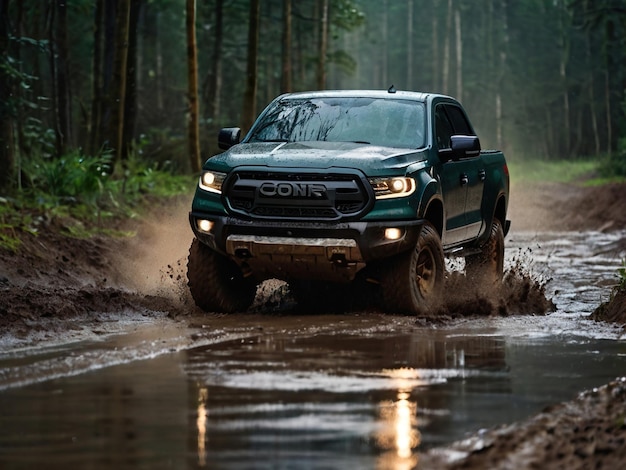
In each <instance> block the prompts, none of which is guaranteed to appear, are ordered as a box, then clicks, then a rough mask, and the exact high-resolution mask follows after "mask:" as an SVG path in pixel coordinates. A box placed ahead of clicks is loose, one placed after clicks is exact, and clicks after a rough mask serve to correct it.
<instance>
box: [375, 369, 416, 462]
mask: <svg viewBox="0 0 626 470" xmlns="http://www.w3.org/2000/svg"><path fill="white" fill-rule="evenodd" d="M400 372H402V371H400ZM410 398H411V394H410V393H409V392H408V391H402V390H399V391H398V395H397V399H396V400H395V401H384V402H381V403H380V404H379V408H380V412H379V419H380V421H381V424H382V426H381V431H379V432H378V434H377V436H376V443H377V445H378V447H379V448H380V449H381V450H382V451H383V453H382V455H381V456H380V458H379V459H378V467H379V468H386V469H393V470H405V469H407V470H408V469H411V468H415V466H416V465H417V455H415V454H414V451H415V450H416V448H417V447H418V446H419V444H420V441H421V435H420V432H419V431H418V430H417V402H416V401H411V400H410Z"/></svg>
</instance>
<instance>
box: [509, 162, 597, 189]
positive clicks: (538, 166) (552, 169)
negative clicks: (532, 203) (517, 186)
mask: <svg viewBox="0 0 626 470" xmlns="http://www.w3.org/2000/svg"><path fill="white" fill-rule="evenodd" d="M507 164H508V167H509V174H510V175H511V181H513V183H540V182H546V183H574V182H580V183H583V182H584V184H587V181H589V180H590V178H594V177H595V176H594V175H596V174H597V171H598V165H599V162H598V160H597V159H581V160H540V159H529V160H513V161H507Z"/></svg>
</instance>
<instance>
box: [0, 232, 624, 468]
mask: <svg viewBox="0 0 626 470" xmlns="http://www.w3.org/2000/svg"><path fill="white" fill-rule="evenodd" d="M622 238H623V234H600V233H595V232H592V233H580V234H576V233H567V234H558V233H556V234H538V235H535V234H519V233H515V234H513V235H512V236H511V238H510V239H509V240H508V245H507V252H508V262H509V263H513V262H514V258H515V257H516V256H525V257H527V258H528V260H529V261H528V262H529V263H530V264H531V266H530V269H531V271H533V272H534V273H535V275H536V276H539V277H542V276H543V277H545V278H546V279H548V278H551V279H552V281H551V282H550V283H548V287H547V288H548V296H549V297H552V298H553V300H554V302H555V304H556V306H557V311H556V312H554V313H551V314H549V315H546V316H543V315H542V316H532V315H531V316H511V317H487V318H474V319H464V318H459V319H455V320H454V321H452V322H450V323H447V324H445V325H436V326H430V327H424V326H419V325H418V324H416V323H415V321H414V320H413V319H412V318H410V317H402V316H391V315H377V314H369V313H368V314H365V313H355V314H350V315H344V316H341V315H310V316H309V315H307V316H286V317H280V316H274V315H269V316H268V315H266V316H263V315H240V316H230V317H227V318H226V319H215V318H214V319H212V320H211V319H210V318H209V319H208V320H207V325H205V326H206V328H204V329H202V331H201V332H198V331H195V333H194V337H195V339H194V340H193V341H191V340H190V338H189V332H188V331H184V330H181V329H174V330H171V331H170V330H167V329H156V330H153V331H145V332H144V334H145V338H144V339H143V340H141V341H138V338H137V337H134V338H132V337H130V336H120V337H117V338H111V339H106V340H104V339H103V340H101V341H91V342H86V343H81V344H74V345H72V346H56V347H54V348H50V349H48V350H46V351H37V352H34V351H33V352H29V353H25V352H21V353H15V354H12V353H8V352H5V353H3V354H2V355H0V387H2V388H3V390H0V467H1V468H32V467H43V468H47V469H57V468H59V469H61V468H63V469H65V468H91V469H96V470H97V469H104V468H112V467H113V468H133V469H135V468H151V469H153V468H176V469H196V468H218V469H241V468H303V467H304V468H391V469H397V470H400V469H409V468H413V467H414V466H415V465H416V463H417V462H418V461H419V453H420V452H422V451H425V450H427V449H429V448H432V447H434V446H439V445H443V444H447V443H450V442H452V441H454V440H458V439H462V438H464V437H466V436H467V435H469V434H470V433H475V432H477V431H479V430H480V429H484V428H488V427H492V426H494V425H497V424H501V423H510V422H513V421H518V420H523V419H525V418H527V417H528V416H530V415H531V414H534V413H536V412H538V411H540V410H541V409H542V408H544V407H545V406H547V405H550V404H553V403H556V402H560V401H565V400H570V399H572V398H574V397H575V396H576V395H577V394H578V393H579V392H580V391H582V390H584V389H589V388H593V387H597V386H599V385H602V384H604V383H606V382H608V381H610V380H612V379H614V378H615V377H616V376H618V375H623V371H624V370H626V342H624V339H625V337H624V333H623V330H622V329H621V328H615V327H613V326H610V325H606V324H602V323H595V322H592V321H590V320H587V319H586V316H588V315H589V314H590V313H591V312H592V311H593V309H594V308H595V307H596V306H597V305H598V304H599V302H600V301H602V300H606V299H607V298H608V295H609V286H611V285H612V284H614V283H615V281H616V277H615V273H616V269H617V267H618V266H619V265H620V263H621V261H620V260H621V259H622V258H623V257H624V252H623V251H620V243H621V239H622ZM529 251H530V253H529ZM211 321H214V322H215V323H219V327H217V326H216V327H215V328H212V327H211ZM141 331H143V330H141ZM135 334H140V331H137V332H136V333H135ZM137 344H139V345H140V346H137ZM96 364H97V367H96ZM60 365H61V366H60Z"/></svg>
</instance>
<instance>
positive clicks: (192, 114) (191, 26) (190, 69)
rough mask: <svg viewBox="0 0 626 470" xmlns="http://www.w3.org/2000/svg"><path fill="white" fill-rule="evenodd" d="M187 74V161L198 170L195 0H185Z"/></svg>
mask: <svg viewBox="0 0 626 470" xmlns="http://www.w3.org/2000/svg"><path fill="white" fill-rule="evenodd" d="M186 20H187V21H186V22H187V76H188V85H189V88H188V92H187V93H188V95H187V96H188V100H189V122H188V126H189V127H188V138H189V159H190V160H189V163H190V166H191V171H193V172H194V173H199V172H200V166H201V164H200V124H199V119H200V106H199V104H198V48H197V45H196V0H187V16H186Z"/></svg>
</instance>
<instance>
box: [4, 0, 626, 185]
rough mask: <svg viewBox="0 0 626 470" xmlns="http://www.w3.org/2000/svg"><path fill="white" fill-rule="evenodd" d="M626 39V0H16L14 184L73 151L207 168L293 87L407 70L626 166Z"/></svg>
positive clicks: (11, 122) (7, 9)
mask: <svg viewBox="0 0 626 470" xmlns="http://www.w3.org/2000/svg"><path fill="white" fill-rule="evenodd" d="M625 40H626V0H298V1H296V0H202V1H196V0H38V1H23V0H0V190H2V192H0V195H2V194H7V193H8V192H10V191H15V190H20V189H21V188H23V187H28V186H29V185H33V184H35V183H34V181H33V180H34V179H36V178H35V176H36V174H37V171H36V170H35V168H41V167H42V166H45V165H46V164H49V163H50V162H58V161H60V160H62V161H65V160H63V159H64V158H67V156H74V157H75V158H77V159H78V160H80V162H85V161H92V160H89V158H92V159H95V160H93V161H95V162H96V163H95V166H96V168H97V171H98V172H104V173H107V174H112V175H116V174H123V171H124V168H126V167H128V166H129V165H132V164H135V165H136V164H137V163H136V162H137V161H142V162H144V165H148V167H149V168H159V169H166V170H167V171H171V172H175V173H186V174H189V173H191V172H197V171H198V169H199V165H200V162H201V161H202V160H203V159H206V158H208V157H209V156H211V155H212V154H214V153H216V152H217V148H216V143H215V141H216V135H217V131H218V130H219V128H220V127H224V126H241V127H242V128H244V129H247V128H248V127H249V126H250V125H251V123H252V122H253V119H254V118H255V116H256V114H257V113H258V112H259V111H260V110H261V109H262V108H263V107H264V106H265V105H266V104H267V103H268V102H269V101H270V100H271V99H272V98H274V97H275V96H277V95H278V94H280V93H283V92H289V91H301V90H311V89H351V88H372V89H387V88H388V87H389V86H391V85H392V84H393V85H394V86H395V87H396V88H397V89H402V90H418V91H429V92H439V93H445V94H450V95H452V96H455V97H457V98H458V99H459V100H461V102H463V104H464V106H465V107H466V109H467V110H468V113H469V114H470V117H471V118H472V120H473V124H474V126H475V127H476V129H477V132H478V134H479V135H480V136H481V140H482V144H483V147H485V148H500V149H502V150H504V151H505V153H506V154H507V156H508V158H510V159H517V158H519V159H522V158H527V157H532V158H538V159H576V158H581V157H586V158H589V157H594V158H595V157H597V158H603V159H610V161H611V162H612V165H614V166H615V167H616V168H621V171H622V172H623V174H624V175H626V100H625V96H624V94H625V90H626V44H624V43H625ZM146 162H147V163H146ZM34 175H35V176H34ZM93 184H97V181H96V182H95V183H93Z"/></svg>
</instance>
